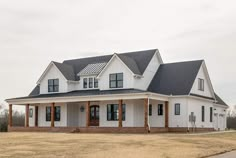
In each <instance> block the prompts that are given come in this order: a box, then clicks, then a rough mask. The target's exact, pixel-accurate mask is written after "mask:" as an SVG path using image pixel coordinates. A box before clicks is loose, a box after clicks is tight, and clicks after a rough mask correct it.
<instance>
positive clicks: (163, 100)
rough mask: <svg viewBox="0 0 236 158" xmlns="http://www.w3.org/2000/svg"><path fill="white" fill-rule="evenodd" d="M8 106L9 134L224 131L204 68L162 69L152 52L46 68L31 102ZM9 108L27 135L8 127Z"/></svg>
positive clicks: (222, 108) (220, 106) (198, 64)
mask: <svg viewBox="0 0 236 158" xmlns="http://www.w3.org/2000/svg"><path fill="white" fill-rule="evenodd" d="M12 88H13V87H12ZM6 102H8V103H9V110H10V115H9V131H59V132H61V131H63V132H148V131H149V132H168V131H169V132H172V131H176V132H178V131H179V132H187V131H188V132H192V131H213V130H225V128H226V109H227V108H228V106H227V104H225V103H224V101H223V100H222V99H220V97H219V96H217V95H216V93H215V91H214V89H213V86H212V83H211V80H210V77H209V74H208V71H207V67H206V64H205V62H204V61H203V60H197V61H187V62H177V63H168V64H165V63H163V61H162V59H161V56H160V53H159V51H158V50H157V49H154V50H145V51H138V52H129V53H115V54H112V55H106V56H96V57H89V58H81V59H74V60H66V61H64V62H63V63H58V62H51V63H50V64H49V65H48V67H47V69H46V70H45V71H44V72H43V74H42V75H41V76H40V78H39V80H38V81H37V86H36V87H35V88H34V90H33V91H32V92H31V93H30V95H29V96H26V97H20V98H12V99H7V100H6ZM13 104H15V105H25V106H26V123H25V127H14V126H12V116H11V115H12V105H13Z"/></svg>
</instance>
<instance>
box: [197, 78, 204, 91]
mask: <svg viewBox="0 0 236 158" xmlns="http://www.w3.org/2000/svg"><path fill="white" fill-rule="evenodd" d="M204 89H205V81H204V79H202V78H198V90H200V91H204Z"/></svg>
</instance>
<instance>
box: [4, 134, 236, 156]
mask: <svg viewBox="0 0 236 158" xmlns="http://www.w3.org/2000/svg"><path fill="white" fill-rule="evenodd" d="M235 149H236V132H231V133H219V134H206V135H205V134H202V135H189V134H65V133H0V157H16V158H20V157H30V158H32V157H36V158H37V157H44V158H45V157H52V158H54V157H55V158H56V157H57V158H60V157H66V158H67V157H69V158H70V157H79V158H83V157H92V158H95V157H96V158H128V157H134V158H146V157H150V158H153V157H163V158H189V157H191V158H195V157H206V156H209V155H214V154H217V153H222V152H226V151H231V150H235Z"/></svg>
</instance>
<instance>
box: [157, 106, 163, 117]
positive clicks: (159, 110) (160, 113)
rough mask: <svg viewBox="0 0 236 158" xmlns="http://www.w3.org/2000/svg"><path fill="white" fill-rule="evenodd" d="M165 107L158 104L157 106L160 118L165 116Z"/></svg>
mask: <svg viewBox="0 0 236 158" xmlns="http://www.w3.org/2000/svg"><path fill="white" fill-rule="evenodd" d="M163 107H164V105H163V104H158V105H157V115H158V116H163V114H164V110H163Z"/></svg>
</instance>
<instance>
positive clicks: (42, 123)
mask: <svg viewBox="0 0 236 158" xmlns="http://www.w3.org/2000/svg"><path fill="white" fill-rule="evenodd" d="M47 106H51V104H40V105H39V109H38V126H39V127H50V126H51V121H46V107H47ZM55 106H61V120H60V121H55V127H65V126H67V105H66V104H65V103H56V104H55Z"/></svg>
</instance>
